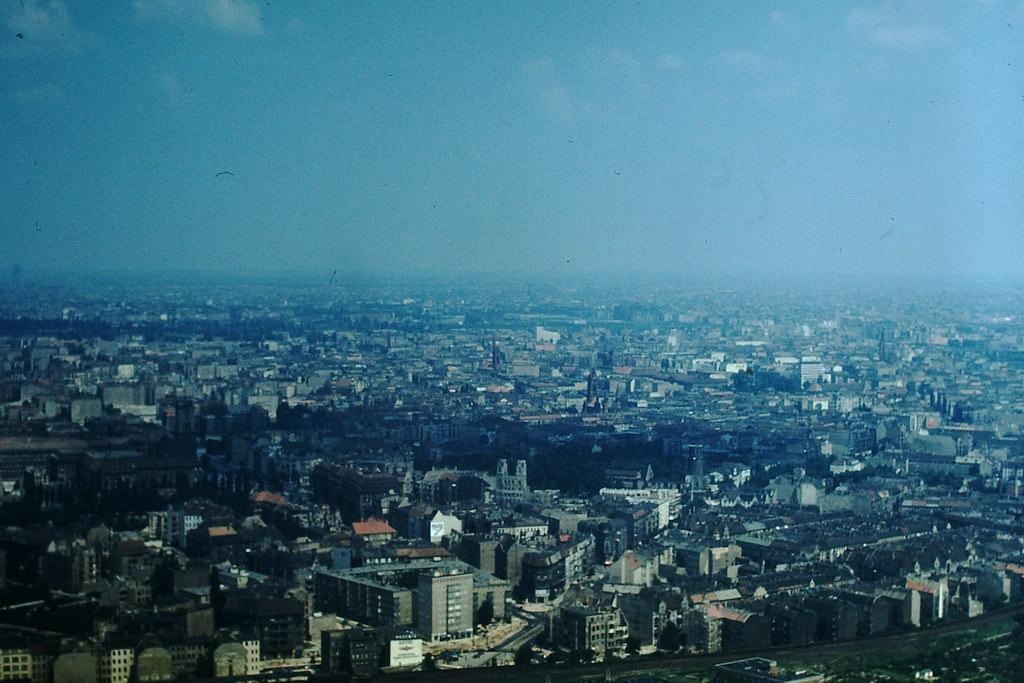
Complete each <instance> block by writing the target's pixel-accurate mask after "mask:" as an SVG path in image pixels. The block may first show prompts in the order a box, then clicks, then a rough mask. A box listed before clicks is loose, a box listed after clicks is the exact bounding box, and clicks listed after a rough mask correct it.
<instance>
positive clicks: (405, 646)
mask: <svg viewBox="0 0 1024 683" xmlns="http://www.w3.org/2000/svg"><path fill="white" fill-rule="evenodd" d="M390 650H391V658H390V660H389V665H390V666H416V665H417V664H419V663H420V662H422V661H423V641H422V640H420V639H419V638H402V639H395V640H392V641H391V648H390Z"/></svg>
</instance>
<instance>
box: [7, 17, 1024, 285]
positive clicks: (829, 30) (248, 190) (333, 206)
mask: <svg viewBox="0 0 1024 683" xmlns="http://www.w3.org/2000/svg"><path fill="white" fill-rule="evenodd" d="M1022 219H1024V2H1021V0H1013V1H1008V2H1000V1H998V0H992V1H984V0H976V1H971V2H967V1H959V0H948V1H944V2H893V3H871V4H866V3H865V4H859V3H844V2H820V1H817V0H812V1H808V2H771V3H769V2H754V1H746V2H739V1H736V2H711V1H708V2H699V1H696V0H694V1H691V2H678V1H671V2H647V1H641V2H628V3H627V2H607V3H597V2H569V1H560V0H544V1H532V0H518V1H514V2H499V1H497V0H495V1H494V2H479V1H467V2H440V1H439V2H416V1H412V0H403V1H393V2H381V1H379V0H378V1H374V2H355V1H348V0H346V1H345V2H319V1H317V2H312V1H310V2H303V1H302V0H290V1H288V2H285V1H283V0H259V1H256V0H105V1H104V2H87V3H86V2H64V1H62V0H0V238H2V242H0V244H2V249H0V269H6V270H7V272H19V273H26V274H28V273H33V272H63V273H66V274H69V275H73V274H75V273H80V272H94V271H167V270H181V271H209V272H212V271H226V272H236V273H247V272H253V273H266V272H271V271H274V272H276V271H281V272H296V273H299V272H301V273H312V274H314V276H315V277H321V276H322V277H323V278H324V279H327V278H329V277H331V276H332V275H333V274H334V273H335V271H337V272H339V273H343V274H348V273H369V274H389V273H390V274H395V273H420V272H421V273H432V274H435V275H441V276H446V275H447V274H452V275H455V274H469V275H471V276H473V277H481V278H486V277H506V278H530V277H538V276H542V275H566V276H568V277H575V276H579V275H581V274H590V275H593V274H600V273H614V274H619V275H624V276H626V277H630V276H633V275H639V274H643V275H647V276H654V277H663V276H664V277H672V276H683V277H698V278H699V277H725V278H729V277H740V276H751V275H752V276H757V277H764V278H776V277H783V276H792V275H795V276H800V277H807V278H812V279H816V280H819V281H821V282H822V283H823V286H827V282H829V281H830V280H831V279H841V278H865V279H872V280H885V279H887V278H894V277H896V276H902V277H909V278H950V279H962V278H984V279H996V280H1013V281H1015V280H1017V279H1020V274H1019V273H1020V268H1019V266H1020V264H1022V263H1024V221H1022Z"/></svg>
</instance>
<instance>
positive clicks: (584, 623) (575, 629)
mask: <svg viewBox="0 0 1024 683" xmlns="http://www.w3.org/2000/svg"><path fill="white" fill-rule="evenodd" d="M628 636H629V628H628V626H627V625H626V620H625V619H624V618H623V616H622V611H621V610H620V609H619V608H618V607H615V606H612V605H608V606H599V607H598V606H594V607H582V606H580V607H564V608H562V611H561V613H560V614H559V616H558V625H557V627H556V633H555V642H556V643H557V644H558V646H559V647H560V648H562V649H565V650H569V651H576V652H582V651H585V650H591V651H593V652H594V653H595V654H596V655H597V656H598V657H601V658H603V657H604V656H606V655H607V654H609V653H611V654H616V655H624V654H625V652H626V638H627V637H628Z"/></svg>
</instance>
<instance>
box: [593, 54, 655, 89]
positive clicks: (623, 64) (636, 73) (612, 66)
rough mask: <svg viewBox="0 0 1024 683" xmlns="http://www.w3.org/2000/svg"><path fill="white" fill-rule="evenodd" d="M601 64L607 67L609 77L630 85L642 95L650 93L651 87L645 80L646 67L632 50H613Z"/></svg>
mask: <svg viewBox="0 0 1024 683" xmlns="http://www.w3.org/2000/svg"><path fill="white" fill-rule="evenodd" d="M601 63H603V64H606V65H607V66H606V69H605V71H606V76H607V77H610V78H613V79H618V80H619V81H620V82H622V83H626V84H628V86H629V87H631V88H633V89H634V90H635V91H636V92H637V93H639V94H641V95H648V94H649V93H650V91H651V86H650V85H649V84H648V83H647V81H646V80H645V79H644V65H643V64H642V63H641V62H640V60H639V59H637V57H636V55H634V54H633V53H632V52H631V51H630V50H612V51H611V52H609V53H608V55H607V58H606V59H602V60H601Z"/></svg>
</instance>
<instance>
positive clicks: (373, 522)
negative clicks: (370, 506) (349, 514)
mask: <svg viewBox="0 0 1024 683" xmlns="http://www.w3.org/2000/svg"><path fill="white" fill-rule="evenodd" d="M352 530H353V531H354V532H356V534H357V535H359V536H370V535H374V534H394V533H396V531H395V529H394V528H393V527H392V526H391V525H390V524H388V523H387V522H385V521H383V520H380V519H375V518H373V517H370V518H369V519H368V520H366V521H365V522H354V523H353V524H352Z"/></svg>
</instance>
